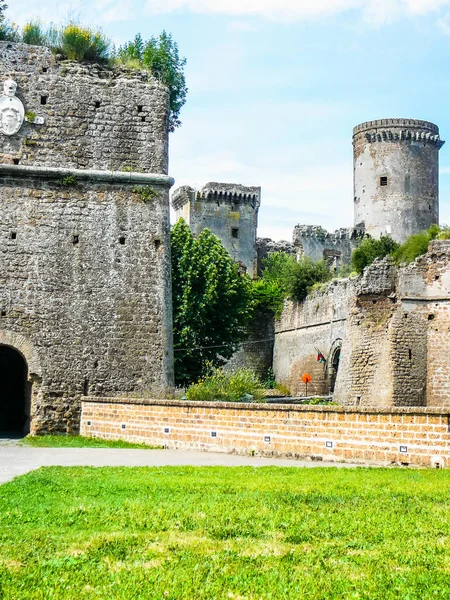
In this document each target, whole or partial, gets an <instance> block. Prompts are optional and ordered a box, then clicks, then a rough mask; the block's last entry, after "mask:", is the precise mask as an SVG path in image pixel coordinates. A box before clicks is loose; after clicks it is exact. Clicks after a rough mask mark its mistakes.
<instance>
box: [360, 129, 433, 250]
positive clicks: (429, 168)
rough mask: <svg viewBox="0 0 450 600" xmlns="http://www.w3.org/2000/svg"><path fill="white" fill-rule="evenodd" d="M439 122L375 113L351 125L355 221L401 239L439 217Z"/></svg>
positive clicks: (376, 234) (374, 234)
mask: <svg viewBox="0 0 450 600" xmlns="http://www.w3.org/2000/svg"><path fill="white" fill-rule="evenodd" d="M443 144H444V142H443V141H442V140H441V139H440V137H439V128H438V127H437V126H436V125H434V124H433V123H429V122H428V121H418V120H415V119H381V120H379V121H369V122H367V123H362V124H361V125H358V126H357V127H355V129H354V131H353V154H354V211H355V221H354V222H355V225H356V224H357V223H358V224H359V223H362V224H364V226H365V230H366V232H367V233H368V234H369V235H371V236H372V237H376V238H378V237H380V235H385V234H390V235H392V237H393V238H394V239H395V240H396V241H397V242H404V241H405V239H406V238H407V237H408V236H410V235H411V234H413V233H417V232H419V231H422V230H423V229H427V228H428V227H429V226H430V225H433V224H435V223H439V149H440V148H441V147H442V146H443Z"/></svg>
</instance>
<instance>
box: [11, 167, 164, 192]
mask: <svg viewBox="0 0 450 600" xmlns="http://www.w3.org/2000/svg"><path fill="white" fill-rule="evenodd" d="M2 176H12V177H39V178H43V179H56V180H58V179H62V178H64V177H69V176H73V177H75V179H77V180H80V181H101V182H107V183H130V184H132V183H142V184H151V185H162V186H164V187H171V186H172V185H173V184H174V182H175V180H174V179H173V178H172V177H169V176H168V175H163V174H161V173H135V172H126V171H106V170H105V171H101V170H95V169H71V168H62V167H34V166H28V165H2V164H0V177H2Z"/></svg>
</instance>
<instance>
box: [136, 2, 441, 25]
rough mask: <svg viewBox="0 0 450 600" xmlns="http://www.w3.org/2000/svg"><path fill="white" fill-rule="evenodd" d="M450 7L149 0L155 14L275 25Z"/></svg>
mask: <svg viewBox="0 0 450 600" xmlns="http://www.w3.org/2000/svg"><path fill="white" fill-rule="evenodd" d="M448 5H450V0H315V1H311V0H147V5H146V6H147V10H148V12H150V13H151V14H165V13H171V12H177V11H181V10H188V11H190V12H194V13H201V14H213V13H215V14H226V15H231V16H241V17H249V16H259V17H263V18H266V19H269V20H274V21H284V22H291V21H302V20H308V19H312V18H317V17H324V16H329V15H334V14H337V13H340V12H345V11H348V10H352V9H361V10H363V11H364V14H365V17H366V19H367V20H370V21H373V22H376V23H380V22H385V21H391V20H394V19H396V18H398V17H401V16H402V15H407V16H408V15H409V16H414V15H425V14H427V13H430V12H433V11H436V10H439V9H440V8H442V7H444V6H448Z"/></svg>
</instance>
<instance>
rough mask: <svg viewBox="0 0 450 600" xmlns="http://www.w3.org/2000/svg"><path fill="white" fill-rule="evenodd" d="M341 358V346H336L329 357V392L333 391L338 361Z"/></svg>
mask: <svg viewBox="0 0 450 600" xmlns="http://www.w3.org/2000/svg"><path fill="white" fill-rule="evenodd" d="M340 360H341V348H340V347H339V348H336V350H335V351H334V353H333V356H332V358H331V365H330V366H331V370H330V393H331V394H332V393H333V392H334V388H335V386H336V378H337V374H338V371H339V361H340Z"/></svg>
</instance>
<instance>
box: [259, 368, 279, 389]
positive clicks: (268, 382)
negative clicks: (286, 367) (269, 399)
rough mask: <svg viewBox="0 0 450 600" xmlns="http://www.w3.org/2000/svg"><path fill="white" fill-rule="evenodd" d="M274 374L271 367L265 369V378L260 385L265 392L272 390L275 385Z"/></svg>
mask: <svg viewBox="0 0 450 600" xmlns="http://www.w3.org/2000/svg"><path fill="white" fill-rule="evenodd" d="M276 383H277V382H276V379H275V373H274V372H273V369H272V367H269V368H268V369H267V373H266V378H265V380H264V381H263V382H262V385H263V387H264V389H265V390H273V389H274V388H275V385H276Z"/></svg>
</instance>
